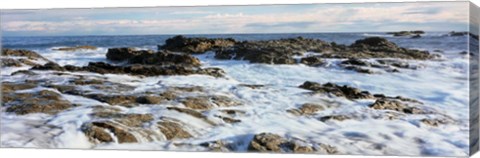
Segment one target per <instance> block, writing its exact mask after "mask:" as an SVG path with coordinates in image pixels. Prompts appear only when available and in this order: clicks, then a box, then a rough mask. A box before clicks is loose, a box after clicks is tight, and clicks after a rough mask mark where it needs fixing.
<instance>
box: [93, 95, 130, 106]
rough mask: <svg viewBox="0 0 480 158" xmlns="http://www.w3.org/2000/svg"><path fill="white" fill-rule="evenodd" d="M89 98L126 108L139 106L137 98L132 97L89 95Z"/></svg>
mask: <svg viewBox="0 0 480 158" xmlns="http://www.w3.org/2000/svg"><path fill="white" fill-rule="evenodd" d="M85 97H87V98H91V99H95V100H98V101H101V102H105V103H108V104H110V105H120V106H125V107H133V106H135V105H137V97H135V96H131V95H103V94H88V95H85Z"/></svg>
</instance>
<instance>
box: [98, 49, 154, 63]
mask: <svg viewBox="0 0 480 158" xmlns="http://www.w3.org/2000/svg"><path fill="white" fill-rule="evenodd" d="M140 54H153V51H145V50H136V49H135V48H109V49H108V51H107V59H108V60H112V61H124V60H129V59H131V58H133V57H135V56H137V55H140Z"/></svg>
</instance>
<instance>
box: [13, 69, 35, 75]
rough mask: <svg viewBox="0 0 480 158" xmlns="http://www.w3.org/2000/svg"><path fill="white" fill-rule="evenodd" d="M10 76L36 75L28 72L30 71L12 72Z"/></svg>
mask: <svg viewBox="0 0 480 158" xmlns="http://www.w3.org/2000/svg"><path fill="white" fill-rule="evenodd" d="M11 75H12V76H15V75H27V76H34V75H37V73H35V72H33V71H30V70H18V71H15V72H13V73H12V74H11Z"/></svg>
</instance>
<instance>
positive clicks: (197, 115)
mask: <svg viewBox="0 0 480 158" xmlns="http://www.w3.org/2000/svg"><path fill="white" fill-rule="evenodd" d="M167 109H168V110H174V111H177V112H180V113H185V114H187V115H190V116H193V117H195V118H198V119H201V120H203V121H205V122H206V123H208V124H210V125H216V123H214V122H212V121H211V120H209V119H208V118H207V117H206V116H204V115H203V114H202V113H200V112H198V111H195V110H192V109H186V108H178V107H167Z"/></svg>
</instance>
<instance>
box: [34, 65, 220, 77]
mask: <svg viewBox="0 0 480 158" xmlns="http://www.w3.org/2000/svg"><path fill="white" fill-rule="evenodd" d="M32 69H33V70H57V71H88V72H95V73H100V74H108V73H110V74H130V75H143V76H159V75H191V74H204V75H210V76H213V77H223V76H224V71H223V70H221V69H219V68H204V69H202V68H197V67H189V66H182V65H170V66H158V65H141V64H133V65H128V66H115V65H111V64H108V63H104V62H90V63H89V64H88V66H83V67H77V66H73V65H66V66H65V67H62V66H59V65H58V64H56V63H53V62H50V63H47V64H45V65H42V66H35V67H33V68H32Z"/></svg>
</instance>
